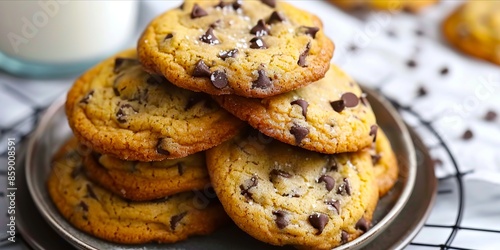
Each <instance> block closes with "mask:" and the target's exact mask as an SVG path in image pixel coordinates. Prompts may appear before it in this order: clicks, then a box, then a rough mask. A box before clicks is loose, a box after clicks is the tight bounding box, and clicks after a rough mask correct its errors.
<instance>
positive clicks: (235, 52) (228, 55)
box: [218, 49, 238, 60]
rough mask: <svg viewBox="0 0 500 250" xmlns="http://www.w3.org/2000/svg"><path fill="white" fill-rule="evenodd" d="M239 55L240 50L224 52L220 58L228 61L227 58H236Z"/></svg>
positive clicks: (220, 54) (220, 53)
mask: <svg viewBox="0 0 500 250" xmlns="http://www.w3.org/2000/svg"><path fill="white" fill-rule="evenodd" d="M237 54H238V49H232V50H222V51H221V52H219V55H218V56H219V58H221V59H222V60H226V58H228V57H231V58H235V57H236V55H237Z"/></svg>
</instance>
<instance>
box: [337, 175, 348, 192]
mask: <svg viewBox="0 0 500 250" xmlns="http://www.w3.org/2000/svg"><path fill="white" fill-rule="evenodd" d="M337 194H341V195H344V194H347V195H349V196H350V195H351V185H350V184H349V179H347V178H344V183H342V184H340V186H339V188H338V189H337Z"/></svg>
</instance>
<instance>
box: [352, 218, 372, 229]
mask: <svg viewBox="0 0 500 250" xmlns="http://www.w3.org/2000/svg"><path fill="white" fill-rule="evenodd" d="M355 227H356V229H359V230H361V231H363V232H364V233H366V231H368V229H369V228H370V224H369V223H368V221H366V219H365V217H361V219H359V221H358V222H356V226H355Z"/></svg>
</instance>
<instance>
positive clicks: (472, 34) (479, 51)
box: [442, 0, 500, 65]
mask: <svg viewBox="0 0 500 250" xmlns="http://www.w3.org/2000/svg"><path fill="white" fill-rule="evenodd" d="M442 28H443V34H444V37H445V38H446V39H447V40H448V42H449V43H451V44H452V45H453V46H455V47H456V48H458V49H459V50H461V51H463V52H464V53H466V54H469V55H472V56H474V57H477V58H481V59H484V60H488V61H490V62H493V63H496V64H499V65H500V2H499V1H481V0H474V1H468V2H466V3H465V4H464V5H462V6H461V7H459V8H458V9H457V10H456V11H455V12H453V13H452V14H451V15H450V16H449V17H448V18H446V20H445V21H444V22H443V27H442Z"/></svg>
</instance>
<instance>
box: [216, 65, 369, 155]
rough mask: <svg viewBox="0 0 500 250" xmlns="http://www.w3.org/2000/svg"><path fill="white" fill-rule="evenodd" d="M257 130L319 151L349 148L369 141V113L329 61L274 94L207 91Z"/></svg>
mask: <svg viewBox="0 0 500 250" xmlns="http://www.w3.org/2000/svg"><path fill="white" fill-rule="evenodd" d="M213 98H214V99H215V100H216V101H217V102H218V103H219V104H220V105H221V106H222V107H224V108H225V109H226V110H228V111H229V112H231V113H232V114H234V115H235V116H237V117H239V118H240V119H242V120H244V121H246V122H248V123H249V124H250V125H251V126H252V127H254V128H256V129H258V130H259V131H261V132H262V133H264V134H266V135H268V136H270V137H273V138H275V139H278V140H280V141H282V142H285V143H288V144H291V145H297V146H300V147H303V148H305V149H308V150H312V151H316V152H320V153H327V154H333V153H343V152H355V151H358V150H361V149H363V148H365V147H369V146H370V145H371V143H372V142H373V140H374V136H375V135H374V134H373V132H375V133H376V130H375V131H372V130H373V126H376V125H375V123H376V121H375V115H374V114H373V111H372V109H371V107H370V104H369V103H368V101H367V100H366V99H365V98H364V95H363V94H362V92H361V89H360V88H359V86H358V85H357V84H356V83H355V82H354V80H352V79H351V78H350V77H349V76H347V75H346V74H345V73H344V72H342V71H341V70H340V69H339V68H338V67H336V66H335V65H333V64H332V65H331V67H330V70H329V71H328V72H327V73H326V75H325V78H323V79H321V80H319V81H317V82H315V83H313V84H310V85H308V86H306V87H303V88H300V89H296V90H294V91H291V92H288V93H284V94H280V95H277V96H273V97H269V98H264V99H256V98H243V97H240V96H236V95H223V96H213Z"/></svg>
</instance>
